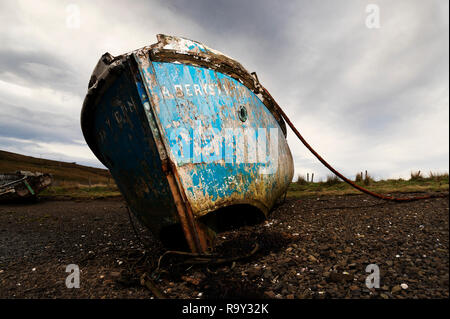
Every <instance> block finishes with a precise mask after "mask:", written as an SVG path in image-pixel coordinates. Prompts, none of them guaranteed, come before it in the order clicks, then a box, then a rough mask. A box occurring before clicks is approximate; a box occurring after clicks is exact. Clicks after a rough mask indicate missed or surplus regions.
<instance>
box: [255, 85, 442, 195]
mask: <svg viewBox="0 0 450 319" xmlns="http://www.w3.org/2000/svg"><path fill="white" fill-rule="evenodd" d="M261 88H262V89H263V90H264V91H265V93H266V94H267V95H268V96H270V97H271V98H272V101H273V102H274V104H275V106H276V108H277V110H278V112H279V113H280V114H281V115H282V117H283V118H284V120H285V121H286V123H287V124H288V125H289V127H290V128H291V129H292V131H293V132H294V133H295V135H297V137H298V138H299V139H300V141H301V142H302V143H303V145H305V147H306V148H307V149H308V150H309V151H310V152H311V153H312V154H313V155H314V156H315V157H316V158H317V159H318V160H319V161H320V162H321V163H322V164H323V165H324V166H325V167H326V168H328V169H329V170H330V171H331V172H333V173H334V174H335V175H336V176H338V177H339V178H340V179H342V180H343V181H344V182H346V183H347V184H349V185H350V186H352V187H354V188H356V189H357V190H359V191H361V192H363V193H365V194H367V195H370V196H373V197H375V198H379V199H382V200H388V201H394V202H410V201H416V200H422V199H429V198H445V197H448V194H428V195H424V196H413V197H395V196H388V195H383V194H379V193H375V192H372V191H370V190H368V189H367V188H364V187H362V186H360V185H358V184H356V183H354V182H353V181H351V180H350V179H348V178H347V177H345V176H344V175H342V174H341V173H340V172H339V171H337V170H336V169H335V168H334V167H333V166H331V165H330V164H328V162H327V161H325V160H324V159H323V158H322V156H320V155H319V154H318V153H317V152H316V151H315V150H314V149H313V148H312V146H311V145H309V144H308V142H307V141H306V140H305V139H304V138H303V136H302V135H301V134H300V132H299V131H298V130H297V128H296V127H295V125H294V124H292V122H291V121H290V120H289V118H288V116H287V115H286V113H284V111H283V110H282V109H281V107H280V106H279V105H278V104H277V103H276V102H275V100H274V99H273V97H272V96H271V95H270V93H269V92H268V91H267V90H266V89H265V88H264V87H261Z"/></svg>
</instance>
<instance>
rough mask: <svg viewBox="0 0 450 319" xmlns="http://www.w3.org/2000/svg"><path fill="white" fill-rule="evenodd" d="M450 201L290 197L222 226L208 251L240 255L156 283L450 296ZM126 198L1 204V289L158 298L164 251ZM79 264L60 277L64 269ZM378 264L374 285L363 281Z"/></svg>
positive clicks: (282, 293)
mask: <svg viewBox="0 0 450 319" xmlns="http://www.w3.org/2000/svg"><path fill="white" fill-rule="evenodd" d="M448 225H449V201H448V198H440V199H430V200H424V201H419V202H411V203H402V204H395V203H387V202H380V201H378V200H375V199H371V198H369V197H367V196H364V195H357V196H355V195H354V196H324V197H319V198H309V199H302V200H288V201H287V202H285V203H284V204H282V205H280V206H279V207H277V208H276V209H275V210H274V211H273V212H272V213H271V215H270V216H269V219H268V220H267V221H265V222H264V223H262V224H258V225H254V226H246V227H243V228H241V229H239V230H236V231H230V232H225V233H221V234H220V235H219V237H218V240H217V244H216V249H215V252H216V253H217V254H220V255H224V256H241V255H242V256H243V255H245V254H248V253H249V252H250V251H251V250H252V249H253V248H254V247H255V245H256V244H258V247H259V249H258V250H257V251H256V253H254V254H253V255H251V256H249V257H247V258H244V259H241V260H238V261H236V262H225V263H223V264H219V265H209V266H206V265H194V266H192V265H182V264H181V263H182V262H183V261H186V257H183V258H182V257H180V256H176V257H173V256H166V257H164V258H163V259H162V260H161V270H162V271H161V272H158V273H157V274H156V275H157V277H156V278H157V279H156V280H155V282H156V285H157V287H158V288H159V290H160V291H161V292H162V293H163V294H165V296H167V297H168V298H286V299H296V298H384V299H392V298H449V226H448ZM137 228H138V232H139V233H140V236H141V238H142V241H143V242H144V243H145V245H146V248H145V249H144V247H143V245H142V242H141V241H140V240H138V239H137V238H136V236H135V233H134V231H133V229H132V227H131V226H130V222H129V217H128V214H127V210H126V208H125V203H124V202H122V201H121V200H92V201H79V202H77V201H41V202H38V203H35V204H9V205H0V298H153V297H154V295H153V293H152V292H151V291H150V290H148V289H147V288H146V287H143V286H141V284H140V280H139V278H140V275H141V274H142V273H143V272H148V273H149V274H151V273H152V271H153V270H154V269H155V267H156V264H157V261H158V258H159V257H160V256H161V254H163V253H164V249H163V247H161V245H160V244H159V242H158V241H156V240H154V239H152V237H151V235H149V234H148V232H146V231H143V229H142V228H140V227H139V226H138V227H137ZM68 264H76V265H78V266H79V268H80V270H81V275H80V288H79V289H68V288H67V287H66V285H65V280H66V277H67V276H68V275H69V273H66V272H65V270H66V266H67V265H68ZM369 264H376V265H377V266H378V267H379V271H380V288H378V289H375V288H372V289H368V288H367V287H366V285H365V280H366V277H367V276H368V273H366V271H365V270H366V266H367V265H369Z"/></svg>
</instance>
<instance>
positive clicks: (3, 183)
mask: <svg viewBox="0 0 450 319" xmlns="http://www.w3.org/2000/svg"><path fill="white" fill-rule="evenodd" d="M51 183H52V177H51V175H50V174H45V173H39V172H36V173H33V172H28V171H17V172H14V173H3V174H0V202H2V201H17V200H26V199H32V198H35V197H36V195H37V194H38V193H39V192H41V191H42V190H44V189H45V188H46V187H48V186H49V185H50V184H51Z"/></svg>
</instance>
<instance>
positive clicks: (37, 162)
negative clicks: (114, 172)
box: [0, 151, 114, 185]
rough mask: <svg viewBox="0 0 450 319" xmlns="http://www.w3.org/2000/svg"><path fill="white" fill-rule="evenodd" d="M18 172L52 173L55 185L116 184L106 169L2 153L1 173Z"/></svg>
mask: <svg viewBox="0 0 450 319" xmlns="http://www.w3.org/2000/svg"><path fill="white" fill-rule="evenodd" d="M18 170H23V171H32V172H43V173H50V174H52V175H53V178H54V185H63V184H67V185H69V184H71V185H75V184H81V185H89V180H90V184H91V185H95V184H103V185H108V184H114V181H113V179H112V178H111V175H110V174H109V171H108V170H106V169H101V168H95V167H88V166H83V165H78V164H75V163H67V162H59V161H53V160H48V159H41V158H36V157H31V156H25V155H20V154H15V153H10V152H5V151H0V172H14V171H18Z"/></svg>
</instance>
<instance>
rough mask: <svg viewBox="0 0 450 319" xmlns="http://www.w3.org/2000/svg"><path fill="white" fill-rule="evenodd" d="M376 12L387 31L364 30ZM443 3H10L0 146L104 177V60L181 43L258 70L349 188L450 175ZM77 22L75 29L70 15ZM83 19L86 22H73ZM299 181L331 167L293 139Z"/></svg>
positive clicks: (5, 16) (3, 49) (0, 74)
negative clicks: (92, 101)
mask: <svg viewBox="0 0 450 319" xmlns="http://www.w3.org/2000/svg"><path fill="white" fill-rule="evenodd" d="M369 4H376V5H377V6H378V8H379V10H380V11H379V13H380V20H379V22H380V25H379V26H380V27H379V28H368V27H367V25H366V19H367V16H368V15H369V14H371V13H372V12H373V11H371V12H369V13H368V12H366V8H367V5H369ZM448 5H449V4H448V1H444V0H435V1H421V0H416V1H415V0H407V1H375V0H371V1H360V0H355V1H350V0H342V1H331V0H330V1H290V2H283V4H280V2H279V1H267V0H265V1H260V0H258V1H237V0H236V1H235V0H233V1H230V0H227V1H207V0H202V1H187V0H185V1H177V0H164V1H162V0H161V1H142V2H139V1H114V2H110V1H95V2H94V1H75V0H74V1H59V0H58V1H44V2H37V1H4V0H3V1H1V2H0V27H1V32H0V42H1V46H0V149H2V150H7V151H12V152H18V153H22V154H26V155H31V156H36V157H42V158H51V159H56V160H64V161H70V162H73V161H76V162H78V163H82V164H87V165H92V166H100V167H101V166H102V165H101V164H100V163H99V162H98V161H97V160H96V158H95V156H94V155H93V154H92V152H91V151H90V150H89V148H88V147H87V145H86V143H85V142H84V138H83V136H82V133H81V129H80V124H79V123H80V121H79V116H80V110H81V105H82V102H83V99H84V95H85V94H86V90H87V84H88V81H89V77H90V74H91V72H92V70H93V68H94V66H95V64H96V63H97V61H98V59H99V57H100V56H101V55H102V54H103V53H105V52H110V53H111V54H113V55H118V54H122V53H125V52H128V51H131V50H134V49H137V48H139V47H142V46H145V45H149V44H152V43H154V42H156V34H158V33H163V34H169V35H178V36H184V37H187V38H190V39H193V40H197V41H199V42H202V43H204V44H206V45H208V46H209V47H211V48H214V49H217V50H219V51H221V52H223V53H225V54H227V55H229V56H231V57H233V58H234V59H236V60H237V61H239V62H240V63H241V64H243V65H244V67H246V68H247V69H248V70H249V71H256V72H257V74H258V77H259V80H260V81H261V83H262V84H263V85H264V86H265V87H266V88H267V89H268V90H269V92H270V93H271V94H272V95H273V97H274V98H275V99H276V100H277V102H278V103H279V104H280V106H282V107H283V109H284V110H285V112H286V113H287V114H288V115H289V116H290V118H291V120H293V122H294V124H295V125H296V126H297V128H298V129H299V130H300V131H301V133H302V134H303V135H304V137H305V138H306V139H307V140H308V141H309V142H310V144H311V145H312V146H313V147H315V149H316V150H317V151H318V152H319V153H320V154H322V156H323V157H324V158H325V159H327V160H328V161H329V162H330V163H332V164H333V165H334V166H335V167H336V168H338V169H340V170H341V171H342V172H343V173H345V174H346V175H348V176H350V177H354V175H355V173H356V172H358V171H362V170H366V169H367V170H368V171H369V173H371V174H372V175H374V176H375V177H378V178H390V177H399V176H402V177H409V173H410V171H411V170H421V171H423V172H428V171H429V170H433V171H441V172H443V171H448V161H449V133H448V132H449V120H448V117H449V89H448V87H449V73H448V68H449V58H448V57H449V42H448V41H449V40H448V37H449V16H448V11H449V8H448ZM78 12H79V20H78V19H76V18H75V20H74V14H75V15H76V14H77V13H78ZM78 21H79V24H78ZM288 142H289V145H290V147H291V151H292V153H293V156H294V161H295V169H296V172H295V173H296V175H297V174H305V173H306V172H310V173H311V172H314V173H315V174H316V176H318V177H322V178H325V176H326V175H327V174H328V172H327V170H326V169H325V168H324V167H322V165H321V164H320V163H319V162H318V161H317V160H316V159H315V158H314V157H313V156H312V155H310V154H309V152H308V151H307V150H306V149H305V148H304V147H303V146H302V144H301V143H300V142H299V141H298V140H296V138H295V136H294V134H293V133H292V132H291V131H289V132H288Z"/></svg>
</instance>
